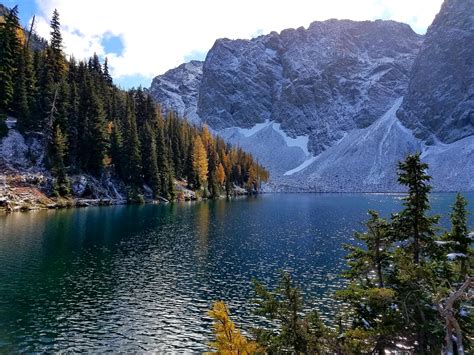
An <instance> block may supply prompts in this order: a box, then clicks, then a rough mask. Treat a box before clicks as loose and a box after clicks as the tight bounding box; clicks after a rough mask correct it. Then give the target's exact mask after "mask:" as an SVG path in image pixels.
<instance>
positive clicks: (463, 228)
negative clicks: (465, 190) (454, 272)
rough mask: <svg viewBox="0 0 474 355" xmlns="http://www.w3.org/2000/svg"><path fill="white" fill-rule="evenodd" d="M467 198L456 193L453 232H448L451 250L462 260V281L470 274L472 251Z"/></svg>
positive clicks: (452, 222) (452, 213)
mask: <svg viewBox="0 0 474 355" xmlns="http://www.w3.org/2000/svg"><path fill="white" fill-rule="evenodd" d="M466 207H467V200H466V199H465V198H464V197H463V196H462V195H461V194H459V193H458V194H457V195H456V200H455V202H454V205H453V207H452V212H451V216H450V217H451V232H449V233H448V240H449V242H450V244H449V246H450V248H449V249H450V252H451V253H453V256H454V258H455V259H458V260H459V261H460V270H459V276H460V281H464V278H465V277H466V276H468V275H469V272H470V267H469V266H470V265H469V259H468V258H469V255H470V253H471V244H472V240H471V239H470V238H469V230H468V226H467V214H468V212H467V209H466Z"/></svg>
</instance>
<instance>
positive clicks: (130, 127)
mask: <svg viewBox="0 0 474 355" xmlns="http://www.w3.org/2000/svg"><path fill="white" fill-rule="evenodd" d="M133 106H134V104H133V99H132V98H131V97H130V96H129V95H127V103H126V110H127V111H126V117H125V137H124V138H125V139H124V142H125V149H126V152H127V160H126V165H125V166H126V169H125V174H126V181H127V182H128V183H129V184H130V185H131V186H132V187H134V188H136V189H141V186H142V184H143V181H142V167H141V153H140V141H139V139H138V132H137V125H136V120H135V110H134V107H133Z"/></svg>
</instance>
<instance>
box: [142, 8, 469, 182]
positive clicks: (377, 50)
mask: <svg viewBox="0 0 474 355" xmlns="http://www.w3.org/2000/svg"><path fill="white" fill-rule="evenodd" d="M473 2H474V0H467V1H465V0H447V1H446V2H445V3H444V5H443V7H442V9H441V12H440V14H438V16H437V17H436V19H435V21H434V22H433V24H432V25H431V26H430V28H429V30H428V32H427V34H426V36H420V35H417V34H416V33H414V32H413V31H412V30H411V28H410V27H409V26H408V25H405V24H401V23H396V22H393V21H375V22H369V21H365V22H354V21H348V20H342V21H339V20H328V21H324V22H314V23H312V24H311V25H310V26H309V28H308V29H304V28H299V29H296V30H295V29H290V30H284V31H282V32H281V33H280V34H277V33H274V32H273V33H270V34H268V35H265V36H260V37H258V38H255V39H252V40H228V39H220V40H217V41H216V43H215V44H214V46H213V47H212V49H211V50H210V51H209V53H208V55H207V57H206V60H205V61H204V63H190V64H185V65H182V66H180V67H178V68H176V69H173V70H170V71H169V72H167V73H165V74H164V75H162V76H158V77H157V78H156V79H155V80H154V83H153V84H152V87H151V89H150V91H151V92H152V94H153V95H154V97H155V99H157V101H161V102H165V103H166V104H168V105H169V106H170V107H173V108H178V112H179V113H181V114H184V115H189V116H190V117H191V119H192V120H193V121H194V122H206V123H207V124H208V125H209V126H210V127H211V128H212V129H213V130H214V131H215V132H217V133H218V134H220V135H221V136H223V137H224V138H225V139H226V140H228V141H229V142H231V143H234V144H239V145H240V146H242V147H243V148H244V149H247V150H249V151H250V152H252V153H253V154H254V155H256V156H257V158H258V159H259V161H260V162H261V163H263V164H264V165H266V166H267V167H268V168H269V169H270V173H271V183H270V185H269V186H270V187H271V188H272V189H273V190H278V191H294V190H298V191H396V190H397V189H399V187H398V185H397V182H396V162H397V161H398V160H401V159H403V158H404V157H405V155H406V154H408V153H410V152H415V151H421V152H422V153H423V158H424V159H425V160H426V161H428V162H429V163H430V165H431V171H430V173H431V174H432V175H433V176H434V177H435V179H434V181H433V183H434V186H435V189H437V190H474V177H473V176H474V161H473V160H474V159H473V158H472V156H474V139H473V133H474V129H473V109H474V103H473V100H474V89H473V84H472V83H473V82H474V80H473V75H474V68H473V65H472V63H473V58H474V54H473V53H472V52H473V50H474V47H473V46H472V43H474V41H473V34H474V28H473V27H474V20H473V16H474V15H473V13H472V11H470V10H469V9H471V10H472V8H474V7H473V6H471V5H473ZM469 44H470V45H469ZM201 65H202V72H201V71H200V70H199V69H200V67H201ZM186 66H191V69H189V71H188V69H186ZM177 73H179V75H177ZM160 82H161V83H165V84H160ZM170 83H171V84H170ZM181 86H184V89H178V90H176V89H175V88H177V87H178V88H179V87H181ZM185 101H187V102H190V103H191V104H189V105H188V104H185V103H184V102H185ZM451 155H452V157H453V158H451V159H450V156H451ZM454 157H456V159H458V158H459V159H463V160H464V161H465V162H466V163H465V164H463V165H462V166H455V165H456V164H455V163H454V162H452V160H454Z"/></svg>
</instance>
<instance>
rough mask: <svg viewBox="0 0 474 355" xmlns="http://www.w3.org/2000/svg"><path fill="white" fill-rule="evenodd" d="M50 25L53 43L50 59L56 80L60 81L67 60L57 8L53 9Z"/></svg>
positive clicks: (49, 52)
mask: <svg viewBox="0 0 474 355" xmlns="http://www.w3.org/2000/svg"><path fill="white" fill-rule="evenodd" d="M50 26H51V32H50V35H51V41H50V42H51V43H50V47H49V48H50V51H48V61H49V62H50V65H51V70H52V74H53V79H54V81H55V82H60V81H61V80H62V79H63V76H64V72H65V60H64V56H63V53H62V49H63V39H62V35H61V24H60V23H59V13H58V11H57V10H56V9H54V11H53V17H52V18H51V23H50Z"/></svg>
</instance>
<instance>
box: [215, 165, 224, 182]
mask: <svg viewBox="0 0 474 355" xmlns="http://www.w3.org/2000/svg"><path fill="white" fill-rule="evenodd" d="M216 175H217V182H218V183H219V185H221V186H222V185H223V184H224V181H225V171H224V167H223V166H222V164H221V163H219V166H218V167H217V174H216Z"/></svg>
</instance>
